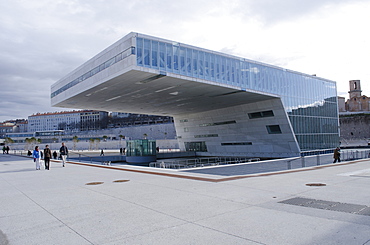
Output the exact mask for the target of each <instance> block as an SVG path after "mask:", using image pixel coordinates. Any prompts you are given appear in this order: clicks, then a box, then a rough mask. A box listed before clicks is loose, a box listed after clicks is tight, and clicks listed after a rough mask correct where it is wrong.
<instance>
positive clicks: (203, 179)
mask: <svg viewBox="0 0 370 245" xmlns="http://www.w3.org/2000/svg"><path fill="white" fill-rule="evenodd" d="M53 161H55V160H53ZM362 161H368V159H360V160H355V161H350V162H341V163H336V164H327V165H320V166H314V167H307V168H299V169H289V170H282V171H277V172H268V173H259V174H249V175H238V176H232V177H225V178H206V177H198V176H190V175H180V174H171V173H163V172H154V171H149V170H137V169H128V168H119V167H114V166H108V165H97V164H90V163H82V162H72V161H68V162H67V163H70V164H76V165H83V166H90V167H97V168H106V169H113V170H120V171H128V172H134V173H143V174H152V175H159V176H165V177H174V178H180V179H190V180H198V181H207V182H214V183H219V182H225V181H232V180H239V179H245V178H252V177H263V176H271V175H278V174H287V173H296V172H303V171H311V170H316V169H321V168H328V167H335V166H343V165H349V164H354V163H358V162H362Z"/></svg>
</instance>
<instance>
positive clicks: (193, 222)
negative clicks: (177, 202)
mask: <svg viewBox="0 0 370 245" xmlns="http://www.w3.org/2000/svg"><path fill="white" fill-rule="evenodd" d="M98 166H99V165H98ZM89 190H92V189H89ZM92 191H94V192H96V193H99V194H102V195H106V196H109V197H112V198H115V199H118V200H121V201H124V202H128V203H131V204H133V205H137V206H140V207H142V208H145V209H148V210H151V211H153V212H156V213H160V214H162V215H166V216H169V217H172V218H174V219H177V220H180V221H182V222H184V223H182V224H179V225H172V226H170V227H176V226H182V225H186V224H193V225H196V226H199V227H202V228H205V229H209V230H213V231H216V232H219V233H223V234H226V235H229V236H233V237H237V238H240V239H242V240H246V241H251V242H254V243H257V244H262V245H266V244H265V243H261V242H258V241H255V240H252V239H249V238H246V237H241V236H238V235H235V234H231V233H228V232H225V231H222V230H218V229H215V228H212V227H208V226H205V225H202V224H199V223H197V222H199V221H202V220H205V219H209V218H210V217H207V218H202V219H198V220H195V221H190V220H186V219H183V218H179V217H177V216H175V215H172V214H168V213H165V212H163V211H161V210H157V209H154V208H151V207H148V206H145V205H142V204H140V203H136V202H131V201H129V200H126V199H122V198H117V197H115V196H112V195H109V194H106V193H102V192H100V191H97V190H92ZM250 206H251V205H248V207H243V208H240V209H239V210H243V209H246V208H249V207H250ZM228 212H230V211H227V212H224V213H220V214H217V215H214V216H212V217H216V216H219V215H223V214H225V213H228ZM170 227H167V228H162V229H158V230H154V231H150V232H147V233H142V234H150V233H153V232H156V231H160V230H166V229H168V228H170ZM142 234H137V235H133V236H131V238H132V237H136V236H139V235H142ZM126 238H130V237H126Z"/></svg>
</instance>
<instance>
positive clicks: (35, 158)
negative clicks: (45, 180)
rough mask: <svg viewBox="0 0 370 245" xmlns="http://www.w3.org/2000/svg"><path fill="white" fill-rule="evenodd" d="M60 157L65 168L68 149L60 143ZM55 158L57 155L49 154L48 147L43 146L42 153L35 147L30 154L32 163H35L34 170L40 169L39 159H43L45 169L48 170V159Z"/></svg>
mask: <svg viewBox="0 0 370 245" xmlns="http://www.w3.org/2000/svg"><path fill="white" fill-rule="evenodd" d="M59 153H60V157H61V159H62V164H63V167H65V164H66V159H67V156H68V148H67V146H65V144H64V143H62V146H61V147H60V149H59ZM52 155H53V157H54V158H56V156H57V153H56V151H54V153H53V154H52V153H51V150H50V148H49V145H46V146H45V149H44V150H43V151H42V150H40V149H39V146H35V149H34V150H33V152H32V157H33V161H34V162H35V163H36V170H40V169H41V159H42V158H43V159H44V162H45V169H46V170H50V159H51V157H52Z"/></svg>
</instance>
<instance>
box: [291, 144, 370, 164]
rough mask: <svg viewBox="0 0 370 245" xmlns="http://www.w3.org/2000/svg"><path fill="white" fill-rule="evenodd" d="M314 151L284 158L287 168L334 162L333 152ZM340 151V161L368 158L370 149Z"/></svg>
mask: <svg viewBox="0 0 370 245" xmlns="http://www.w3.org/2000/svg"><path fill="white" fill-rule="evenodd" d="M315 153H316V154H314V153H313V154H304V155H302V156H301V157H295V158H288V159H285V161H286V166H287V169H293V168H304V167H312V166H320V165H327V164H331V163H333V162H334V158H333V153H326V154H322V151H317V152H315ZM340 153H341V156H340V159H341V161H352V160H358V159H366V158H370V150H366V149H353V150H341V151H340ZM299 160H300V161H299Z"/></svg>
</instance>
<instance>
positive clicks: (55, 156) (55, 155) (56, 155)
mask: <svg viewBox="0 0 370 245" xmlns="http://www.w3.org/2000/svg"><path fill="white" fill-rule="evenodd" d="M53 157H54V159H57V157H58V153H57V152H56V151H54V152H53Z"/></svg>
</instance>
